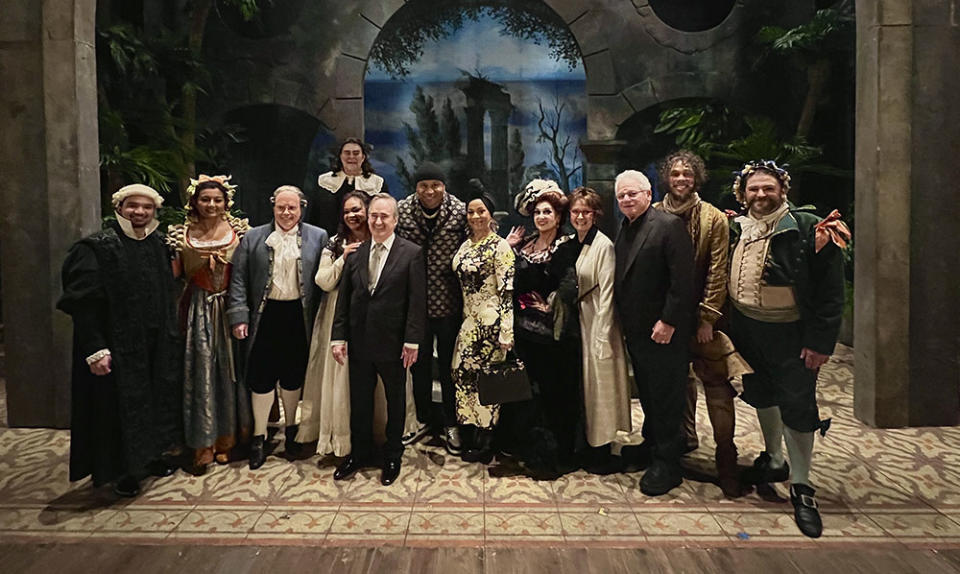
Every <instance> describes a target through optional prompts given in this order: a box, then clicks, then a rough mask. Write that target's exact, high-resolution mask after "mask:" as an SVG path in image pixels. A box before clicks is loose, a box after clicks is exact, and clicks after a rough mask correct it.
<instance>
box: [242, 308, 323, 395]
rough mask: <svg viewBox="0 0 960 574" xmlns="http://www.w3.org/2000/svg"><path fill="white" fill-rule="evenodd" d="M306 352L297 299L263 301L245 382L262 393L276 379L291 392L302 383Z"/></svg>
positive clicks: (305, 339) (271, 385) (273, 383)
mask: <svg viewBox="0 0 960 574" xmlns="http://www.w3.org/2000/svg"><path fill="white" fill-rule="evenodd" d="M309 355H310V344H309V343H308V342H307V333H306V331H305V330H304V325H303V306H302V305H301V304H300V300H299V299H297V300H294V301H272V300H270V301H267V305H266V306H265V307H264V309H263V314H262V315H261V316H260V323H259V325H257V339H256V340H255V341H254V342H253V348H252V349H250V359H249V360H248V361H247V385H248V386H249V387H250V390H251V391H253V392H255V393H257V394H261V395H262V394H266V393H272V392H273V389H274V388H275V386H276V384H277V381H278V380H279V381H280V388H282V389H284V390H287V391H295V390H297V389H299V388H300V387H302V386H303V378H304V376H306V373H307V359H308V358H309Z"/></svg>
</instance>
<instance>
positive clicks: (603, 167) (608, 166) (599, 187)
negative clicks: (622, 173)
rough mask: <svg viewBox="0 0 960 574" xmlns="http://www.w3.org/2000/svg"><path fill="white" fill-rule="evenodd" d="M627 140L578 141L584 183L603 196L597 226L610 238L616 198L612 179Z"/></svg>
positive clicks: (614, 231) (615, 220)
mask: <svg viewBox="0 0 960 574" xmlns="http://www.w3.org/2000/svg"><path fill="white" fill-rule="evenodd" d="M626 143H627V142H625V141H622V140H589V141H582V142H580V150H581V151H583V157H584V163H583V169H584V178H583V179H584V181H585V182H586V183H584V185H586V186H587V187H590V188H592V189H593V190H594V191H596V192H597V193H599V194H600V197H601V198H603V217H602V218H601V219H600V222H599V224H598V226H599V227H600V230H601V231H603V232H604V233H606V234H607V235H608V236H609V237H610V238H611V239H613V238H614V237H615V236H616V231H617V226H618V223H619V222H618V221H617V218H616V215H615V214H616V198H615V197H614V193H613V180H614V178H616V177H617V158H618V157H619V155H620V150H622V149H623V146H624V145H626Z"/></svg>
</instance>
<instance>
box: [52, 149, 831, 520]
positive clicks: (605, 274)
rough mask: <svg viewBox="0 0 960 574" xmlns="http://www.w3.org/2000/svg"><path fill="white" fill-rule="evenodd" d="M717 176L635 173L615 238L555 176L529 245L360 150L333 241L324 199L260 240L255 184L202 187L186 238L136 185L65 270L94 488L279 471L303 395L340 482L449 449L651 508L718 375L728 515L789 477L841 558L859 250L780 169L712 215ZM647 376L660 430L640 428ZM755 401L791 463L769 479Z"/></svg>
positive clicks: (284, 200) (308, 440)
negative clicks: (843, 338) (838, 492)
mask: <svg viewBox="0 0 960 574" xmlns="http://www.w3.org/2000/svg"><path fill="white" fill-rule="evenodd" d="M706 177H707V171H706V168H705V165H704V162H703V160H702V159H701V158H700V157H698V156H697V155H695V154H693V153H691V152H688V151H680V152H677V153H674V154H672V155H670V156H668V157H667V158H665V160H664V161H663V163H662V166H661V170H660V178H661V181H662V183H663V185H664V186H665V189H666V190H667V193H666V195H665V196H664V199H663V201H661V202H659V203H653V202H652V191H651V185H650V182H649V181H648V179H647V178H646V176H644V175H643V174H642V173H640V172H638V171H633V170H628V171H624V172H622V173H620V174H619V175H618V176H617V177H616V180H615V183H614V192H615V197H616V202H617V206H618V208H619V211H620V213H622V215H623V220H622V222H621V226H620V230H619V232H618V233H617V235H616V237H615V238H610V237H607V236H606V235H605V234H604V233H603V232H602V231H600V229H599V227H598V223H599V221H600V218H601V217H602V215H603V202H602V200H601V196H600V195H599V194H598V193H597V192H595V191H594V190H592V189H590V188H587V187H580V188H577V189H575V190H573V191H572V192H570V193H569V194H565V193H564V192H563V191H562V190H561V189H560V188H559V186H558V185H557V184H556V182H553V181H550V180H541V179H536V180H533V181H531V182H529V183H528V184H527V185H526V186H525V188H524V189H523V190H522V191H521V192H520V193H519V194H518V195H517V196H516V199H515V205H514V206H513V207H514V208H515V209H516V211H517V213H518V214H520V215H521V216H524V217H530V218H531V219H532V223H533V227H534V228H535V230H534V231H533V232H532V233H527V232H526V230H525V228H523V227H515V228H513V229H512V230H510V232H509V233H508V234H506V237H501V236H500V235H498V233H497V222H496V220H495V219H494V213H495V212H497V211H498V210H500V209H502V208H503V207H505V206H498V205H495V203H494V201H493V200H492V198H491V197H490V196H488V195H486V194H484V193H482V191H481V192H479V193H477V194H476V196H475V197H471V198H468V199H469V201H467V202H466V203H465V202H464V201H462V200H461V199H459V198H458V197H457V196H455V195H454V194H452V193H451V192H450V191H449V190H447V187H446V184H447V177H446V174H445V173H444V172H443V170H442V169H441V168H440V167H439V166H437V165H435V164H433V163H429V162H427V163H424V164H422V165H420V166H419V167H418V169H417V170H416V172H415V174H414V176H413V180H414V181H415V192H414V193H412V194H410V195H409V196H408V197H406V198H405V199H403V200H400V201H399V202H398V201H397V200H396V199H394V198H393V197H392V196H390V195H389V194H388V193H386V192H385V187H386V186H385V184H384V181H383V179H382V178H380V177H379V176H377V175H376V174H374V173H373V170H372V168H371V166H370V163H369V161H368V159H367V148H366V146H365V145H364V143H363V142H362V141H360V140H357V139H349V140H347V141H346V142H344V143H343V144H342V145H341V147H340V153H339V156H338V159H337V165H336V166H335V169H334V170H333V171H331V172H328V173H325V174H323V175H321V176H320V178H319V184H320V187H321V188H322V190H326V191H328V192H329V197H325V199H329V201H325V205H326V206H327V207H328V209H325V210H324V211H323V212H322V213H318V212H316V211H314V212H313V214H312V215H311V217H310V219H311V220H312V221H317V222H320V221H321V220H322V224H323V225H324V226H326V229H324V228H321V227H318V226H315V225H312V224H310V223H306V222H305V221H304V213H305V211H306V208H307V200H306V197H305V195H304V194H303V192H302V191H301V190H299V189H298V188H296V187H294V186H289V185H284V186H281V187H278V188H277V189H276V191H274V192H273V194H272V196H271V198H270V201H271V203H272V204H273V214H274V220H273V221H272V222H270V223H268V224H266V225H261V226H259V227H254V228H250V227H249V225H248V224H247V222H246V220H240V219H237V218H235V217H233V216H231V214H230V208H231V206H232V205H233V198H234V193H235V191H236V187H235V186H234V185H233V184H232V183H231V181H230V177H227V176H215V177H209V176H205V175H201V176H199V178H198V179H197V180H193V181H192V182H191V185H190V187H189V189H188V190H187V192H188V193H187V195H188V197H189V203H188V206H187V221H186V222H185V223H184V224H182V225H176V226H172V227H171V228H170V229H169V230H168V232H167V234H166V235H165V236H162V234H160V233H158V232H157V227H158V222H157V220H156V217H155V215H156V212H157V210H158V208H159V207H160V205H161V204H162V203H163V199H162V197H161V196H160V195H159V194H158V193H157V192H156V191H155V190H153V189H151V188H150V187H147V186H145V185H141V184H133V185H128V186H126V187H124V188H122V189H120V190H119V191H118V192H117V193H115V194H114V195H113V205H114V208H115V210H116V221H115V222H112V223H111V224H109V225H108V226H106V227H105V228H104V229H103V230H102V231H100V232H98V233H96V234H94V235H92V236H90V237H87V238H84V239H82V240H81V241H79V242H77V243H76V244H75V245H74V246H73V248H72V249H71V251H70V253H69V254H68V257H67V260H66V262H65V263H64V268H63V287H64V294H63V297H62V298H61V300H60V302H59V305H58V306H59V308H60V309H62V310H63V311H65V312H66V313H69V314H70V315H71V316H72V317H73V321H74V361H75V367H74V375H73V403H72V404H73V407H72V408H73V423H72V424H73V433H72V439H71V461H70V478H71V480H79V479H81V478H84V477H86V476H89V475H92V476H93V482H94V484H95V485H101V484H106V483H111V482H113V483H114V490H115V491H116V492H117V493H118V494H120V495H123V496H136V495H137V494H138V493H139V483H140V480H141V479H142V478H143V477H144V476H147V475H151V474H152V475H155V476H168V475H170V474H172V473H173V472H174V470H175V466H174V465H173V464H172V460H173V459H172V458H171V456H170V455H171V453H174V452H186V453H189V457H190V459H189V462H188V463H187V464H186V468H187V469H188V470H189V471H190V472H192V473H194V474H198V475H199V474H203V473H204V472H205V471H206V470H207V468H208V466H209V465H210V464H212V463H214V462H216V463H220V464H225V463H228V462H230V461H232V460H237V459H241V458H244V457H246V458H248V459H249V467H250V469H252V470H255V469H257V468H259V467H260V466H261V465H263V464H264V461H265V459H266V457H267V454H268V449H267V436H268V421H269V419H270V415H271V409H272V408H274V402H275V397H276V396H279V399H280V405H281V406H282V413H283V417H284V432H285V435H284V438H285V447H284V450H285V452H286V453H288V454H293V455H294V456H301V455H309V454H312V453H313V452H312V451H309V452H308V451H306V450H305V445H312V444H313V443H314V442H315V443H316V451H315V452H316V453H318V454H321V455H324V454H333V455H335V456H337V457H342V462H341V463H340V464H339V466H338V467H337V468H336V471H335V472H334V475H333V477H334V479H336V480H345V479H349V478H350V477H351V476H352V475H353V474H355V473H356V472H357V471H358V470H360V469H362V468H364V467H368V466H372V465H374V464H376V465H379V466H380V467H381V468H382V472H381V482H382V484H384V485H390V484H392V483H393V482H395V481H396V480H397V478H398V476H399V475H400V474H401V464H402V454H403V451H404V447H405V446H407V445H410V444H412V443H414V442H416V441H418V440H421V439H422V438H424V437H426V436H430V435H432V436H434V437H436V438H437V439H439V440H440V441H442V444H443V445H444V446H445V448H446V450H447V451H448V452H449V453H450V454H451V455H452V456H459V457H462V459H463V460H465V461H471V462H481V463H490V462H491V461H492V460H493V459H494V458H495V457H496V458H498V460H503V461H506V462H505V464H508V463H512V464H516V465H517V467H518V468H519V469H521V470H523V471H525V472H527V473H529V474H530V475H531V476H534V477H536V478H546V479H549V478H555V477H558V476H561V475H563V474H565V473H568V472H571V471H574V470H576V469H579V468H583V469H586V470H587V471H590V472H596V473H610V472H620V471H630V470H639V469H641V468H646V472H645V474H644V475H643V477H642V479H641V481H640V489H641V491H642V492H644V493H645V494H647V495H650V496H657V495H661V494H664V493H667V492H669V491H670V490H672V489H673V488H675V487H677V486H678V485H680V484H681V482H682V479H683V475H682V470H681V458H682V456H683V455H684V454H685V453H687V452H690V451H692V450H695V449H696V448H697V447H698V438H697V433H696V427H695V408H696V402H697V387H696V381H697V380H699V381H700V382H701V384H702V385H703V388H704V394H705V397H706V405H707V413H708V415H709V419H710V422H711V425H712V427H713V433H714V438H715V441H716V445H717V446H716V454H715V456H716V468H717V474H718V483H719V485H720V487H721V488H722V490H723V492H724V494H725V495H726V496H729V497H736V496H740V495H741V494H742V493H743V491H744V490H743V489H744V486H745V485H749V484H760V483H769V482H777V481H786V480H788V479H789V480H790V498H791V501H792V503H793V505H794V510H795V513H794V514H795V517H796V521H797V524H798V526H799V527H800V529H801V531H803V532H804V534H807V535H808V536H819V535H820V533H821V531H822V525H821V522H820V516H819V513H818V510H817V503H816V500H815V497H814V494H815V492H814V489H813V488H812V486H811V485H810V480H809V472H810V466H811V460H812V452H813V441H814V433H815V432H816V431H818V430H819V431H821V432H825V431H826V428H827V426H828V424H829V421H821V420H820V418H819V413H818V409H817V402H816V379H817V373H818V369H819V368H820V366H822V365H823V364H824V363H825V362H826V361H827V360H828V358H829V356H830V354H831V353H832V351H833V348H834V345H835V343H836V339H837V333H838V329H839V325H840V320H841V314H842V309H843V294H844V291H843V268H842V252H841V247H843V246H844V245H845V243H844V242H845V240H846V239H848V238H849V232H848V231H847V229H846V227H845V226H844V224H843V223H842V221H840V220H839V215H838V214H837V213H836V212H834V213H832V214H831V215H830V216H828V217H827V218H826V219H822V220H821V219H820V218H818V217H817V216H816V215H814V214H813V213H811V212H810V210H808V209H804V208H797V207H795V206H794V205H793V204H792V203H790V202H789V201H788V200H787V196H788V192H789V190H790V176H789V174H788V173H787V172H786V171H785V170H784V169H782V168H781V167H779V166H777V165H776V164H775V163H774V162H772V161H762V160H761V161H756V162H750V163H747V164H746V165H745V166H744V167H743V169H742V170H741V171H740V172H739V174H738V175H737V177H736V180H735V182H734V184H733V189H734V193H735V194H736V197H737V199H738V200H739V201H740V203H741V204H742V205H743V207H744V210H743V211H742V213H740V214H735V215H733V214H731V215H728V214H724V213H723V212H721V211H719V210H718V209H717V208H715V207H714V206H712V205H710V204H709V203H707V202H705V201H703V200H702V199H701V198H700V196H699V193H698V192H699V190H700V189H701V187H702V185H703V184H704V182H705V181H706ZM568 226H569V227H568ZM571 229H572V231H573V233H567V231H569V230H571ZM328 230H329V231H330V232H332V233H334V235H333V236H332V237H330V236H329V235H328ZM238 342H239V344H238ZM517 359H519V360H520V361H522V366H523V368H524V369H525V372H526V376H527V379H528V380H529V382H530V386H531V389H532V393H531V395H532V396H531V398H528V399H525V400H515V401H511V402H499V403H498V402H496V401H494V402H491V401H490V400H483V398H482V396H481V395H482V394H483V393H482V392H481V389H482V388H485V387H484V385H486V384H488V382H489V379H490V376H491V374H490V373H491V372H495V371H494V370H493V369H492V367H493V366H495V365H500V364H505V363H509V362H510V361H513V363H514V364H520V363H517ZM628 361H629V363H628ZM630 367H632V372H633V378H634V381H635V392H636V396H639V399H640V403H641V406H642V409H643V414H644V422H643V428H642V429H633V428H631V409H630V400H631V394H632V385H631V382H630V379H629V375H628V371H629V369H630ZM408 375H409V379H410V381H411V382H410V383H408ZM435 380H438V381H439V386H438V389H435V386H434V381H435ZM740 381H742V389H741V388H735V385H738V387H739V384H740ZM408 386H409V387H410V390H411V391H412V392H410V393H409V396H410V397H412V400H413V403H414V406H415V409H408V408H407V407H408V405H407V402H408ZM437 391H439V392H437ZM437 395H439V396H437ZM738 395H739V396H740V397H741V398H742V399H743V400H744V401H746V402H747V403H748V404H750V405H751V406H753V407H755V408H756V409H757V416H758V418H759V421H760V426H761V429H762V432H763V438H764V443H765V450H764V452H762V453H760V455H759V456H758V457H757V458H756V460H755V461H754V463H753V466H752V467H750V468H747V469H745V470H744V471H743V472H740V470H739V469H738V466H737V448H736V445H735V444H734V427H735V415H734V413H735V408H734V398H735V397H737V396H738ZM298 408H299V412H300V417H299V423H298V422H297V416H296V415H297V412H298ZM414 411H415V414H414ZM376 437H380V440H379V441H378V440H377V438H376ZM377 442H382V446H381V447H380V448H377ZM784 443H785V444H786V452H785V453H784V448H783V445H784ZM183 447H186V448H185V449H184V448H183ZM788 461H789V463H788Z"/></svg>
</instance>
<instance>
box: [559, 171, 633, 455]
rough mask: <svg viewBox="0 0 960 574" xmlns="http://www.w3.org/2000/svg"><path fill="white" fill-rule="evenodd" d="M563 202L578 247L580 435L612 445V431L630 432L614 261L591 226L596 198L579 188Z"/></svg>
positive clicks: (598, 209)
mask: <svg viewBox="0 0 960 574" xmlns="http://www.w3.org/2000/svg"><path fill="white" fill-rule="evenodd" d="M569 198H570V223H571V225H573V228H574V229H575V230H576V231H577V239H578V240H579V241H580V243H581V244H582V245H583V247H582V249H581V251H580V257H579V258H578V259H577V264H576V269H577V285H578V290H579V297H578V303H579V308H580V309H579V310H580V336H581V341H582V342H581V344H582V348H583V376H582V380H583V397H584V411H585V415H586V416H585V431H586V438H587V443H588V444H589V445H590V446H591V447H601V446H604V445H608V444H610V443H611V442H613V441H614V439H615V438H617V431H625V432H629V431H630V383H629V380H628V378H627V361H626V354H625V352H624V348H623V339H622V336H621V334H620V325H619V324H618V321H617V318H616V312H615V309H614V306H613V280H614V270H615V268H616V261H615V258H614V249H613V242H612V241H610V238H608V237H607V236H606V235H604V234H603V233H602V232H601V231H600V230H599V229H597V227H596V224H595V222H596V220H597V219H598V218H599V217H600V216H601V215H602V214H603V212H602V211H601V205H602V204H601V200H600V196H599V195H598V194H597V192H595V191H593V190H592V189H590V188H588V187H580V188H577V189H575V190H574V191H573V192H572V193H571V194H570V196H569Z"/></svg>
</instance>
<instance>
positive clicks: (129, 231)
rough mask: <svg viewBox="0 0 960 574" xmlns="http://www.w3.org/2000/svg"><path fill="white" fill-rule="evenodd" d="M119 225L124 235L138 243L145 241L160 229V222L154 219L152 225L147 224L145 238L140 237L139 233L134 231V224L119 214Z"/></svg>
mask: <svg viewBox="0 0 960 574" xmlns="http://www.w3.org/2000/svg"><path fill="white" fill-rule="evenodd" d="M117 223H119V224H120V229H121V230H122V231H123V234H124V235H126V236H127V237H129V238H130V239H134V240H136V241H143V240H144V239H146V238H148V237H150V234H151V233H153V232H154V231H156V230H157V228H158V227H160V222H159V221H157V220H156V219H153V220H151V221H150V223H148V224H147V226H146V228H145V229H146V231H145V233H144V234H143V237H138V236H137V232H136V231H135V230H134V229H133V223H131V222H130V220H129V219H127V218H126V217H124V216H122V215H120V214H119V213H118V214H117Z"/></svg>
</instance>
